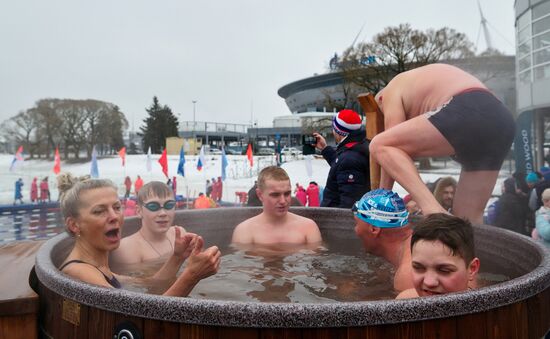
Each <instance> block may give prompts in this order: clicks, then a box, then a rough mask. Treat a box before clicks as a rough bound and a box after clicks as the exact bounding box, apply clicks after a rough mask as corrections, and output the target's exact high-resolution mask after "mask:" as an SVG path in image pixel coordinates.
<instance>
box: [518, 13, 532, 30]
mask: <svg viewBox="0 0 550 339" xmlns="http://www.w3.org/2000/svg"><path fill="white" fill-rule="evenodd" d="M530 24H531V11H527V12H525V14H523V15H522V16H520V17H519V18H518V31H521V30H522V29H524V28H525V27H528V26H529V25H530Z"/></svg>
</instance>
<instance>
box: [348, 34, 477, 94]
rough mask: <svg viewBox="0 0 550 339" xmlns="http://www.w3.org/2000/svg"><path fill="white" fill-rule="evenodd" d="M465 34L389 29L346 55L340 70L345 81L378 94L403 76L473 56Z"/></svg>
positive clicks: (353, 48) (470, 44)
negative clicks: (395, 77) (417, 68)
mask: <svg viewBox="0 0 550 339" xmlns="http://www.w3.org/2000/svg"><path fill="white" fill-rule="evenodd" d="M472 46H473V45H472V43H471V42H470V41H469V40H468V38H467V37H466V35H465V34H463V33H458V32H456V31H455V30H454V29H450V28H447V27H444V28H441V29H439V30H434V29H428V30H426V31H425V32H422V31H420V30H416V29H413V28H412V27H411V26H410V25H409V24H401V25H399V26H396V27H387V28H385V29H384V31H383V32H382V33H379V34H377V35H376V36H375V37H374V38H373V39H372V41H371V42H368V43H360V44H358V45H357V46H354V47H351V48H349V49H348V50H346V51H345V52H344V56H343V60H342V62H341V64H340V65H341V69H342V71H343V74H344V78H345V80H346V81H349V82H351V83H353V84H355V85H357V86H359V87H361V88H362V89H364V90H365V91H369V92H372V93H376V92H378V91H379V90H380V89H381V88H383V87H384V86H386V85H387V84H388V82H390V80H391V79H392V78H393V77H394V76H396V75H397V74H399V73H401V72H405V71H408V70H410V69H413V68H416V67H419V66H423V65H426V64H430V63H434V62H437V61H441V60H448V59H454V58H463V57H468V56H473V55H474V53H473V51H472Z"/></svg>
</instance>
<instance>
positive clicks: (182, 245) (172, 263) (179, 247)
mask: <svg viewBox="0 0 550 339" xmlns="http://www.w3.org/2000/svg"><path fill="white" fill-rule="evenodd" d="M175 233H176V234H175V238H174V253H173V254H172V255H171V256H170V257H169V258H168V260H167V261H166V262H165V263H164V265H163V266H162V267H161V268H160V269H159V270H158V271H157V273H155V275H153V277H152V278H153V279H160V280H168V279H173V278H174V277H175V276H176V273H178V271H179V269H180V267H181V265H182V264H183V262H184V261H185V259H187V258H188V257H189V255H190V254H191V252H192V251H193V249H194V248H195V247H196V246H198V245H199V244H198V241H199V238H200V237H199V236H198V235H196V234H194V233H185V234H183V235H182V229H180V227H176V228H175ZM200 239H201V241H202V238H200ZM201 247H202V245H201Z"/></svg>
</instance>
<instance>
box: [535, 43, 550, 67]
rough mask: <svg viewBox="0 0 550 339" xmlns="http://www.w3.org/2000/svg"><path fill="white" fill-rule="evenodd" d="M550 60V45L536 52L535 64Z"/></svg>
mask: <svg viewBox="0 0 550 339" xmlns="http://www.w3.org/2000/svg"><path fill="white" fill-rule="evenodd" d="M549 61H550V46H549V47H548V48H544V49H542V50H540V51H537V52H535V53H534V64H535V65H540V64H544V63H546V62H549Z"/></svg>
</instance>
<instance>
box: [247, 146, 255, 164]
mask: <svg viewBox="0 0 550 339" xmlns="http://www.w3.org/2000/svg"><path fill="white" fill-rule="evenodd" d="M246 157H247V158H248V162H249V163H250V167H254V158H253V157H252V145H251V144H248V148H247V149H246Z"/></svg>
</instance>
